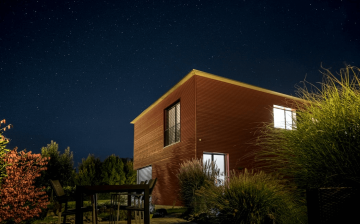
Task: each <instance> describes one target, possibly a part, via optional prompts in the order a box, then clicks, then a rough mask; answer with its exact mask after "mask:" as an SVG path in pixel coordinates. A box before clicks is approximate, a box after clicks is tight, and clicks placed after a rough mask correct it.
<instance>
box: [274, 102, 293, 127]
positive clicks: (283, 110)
mask: <svg viewBox="0 0 360 224" xmlns="http://www.w3.org/2000/svg"><path fill="white" fill-rule="evenodd" d="M295 120H296V112H295V110H294V109H291V108H287V107H282V106H278V105H274V127H275V128H282V129H288V130H292V129H295V128H296V127H295Z"/></svg>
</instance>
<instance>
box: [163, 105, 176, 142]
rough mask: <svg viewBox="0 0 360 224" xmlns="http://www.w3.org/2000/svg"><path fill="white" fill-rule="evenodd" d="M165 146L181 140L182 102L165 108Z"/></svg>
mask: <svg viewBox="0 0 360 224" xmlns="http://www.w3.org/2000/svg"><path fill="white" fill-rule="evenodd" d="M164 142H165V144H164V146H168V145H171V144H174V143H176V142H180V102H177V103H175V104H174V105H172V106H170V107H169V108H167V109H166V110H165V133H164Z"/></svg>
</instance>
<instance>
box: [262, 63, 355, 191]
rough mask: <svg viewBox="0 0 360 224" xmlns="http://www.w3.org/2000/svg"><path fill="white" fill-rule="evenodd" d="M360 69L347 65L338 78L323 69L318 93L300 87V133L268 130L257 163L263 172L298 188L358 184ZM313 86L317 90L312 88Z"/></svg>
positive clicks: (270, 127)
mask: <svg viewBox="0 0 360 224" xmlns="http://www.w3.org/2000/svg"><path fill="white" fill-rule="evenodd" d="M359 72H360V69H359V68H356V67H351V66H347V67H346V68H344V69H341V70H340V74H339V76H340V78H337V77H335V76H334V75H333V74H332V73H331V72H330V71H329V70H327V69H324V72H323V74H324V79H323V82H322V83H321V88H320V89H315V91H309V90H308V88H307V87H306V85H304V87H303V88H299V90H298V91H299V93H300V94H299V95H300V97H301V98H302V99H303V100H304V103H299V102H294V105H295V107H296V108H297V111H296V113H297V119H296V120H295V123H296V130H294V131H288V130H283V129H275V128H273V127H274V126H273V124H267V125H264V127H263V128H262V129H261V136H260V137H259V138H258V141H257V143H258V144H259V145H260V146H262V148H263V150H262V151H260V152H259V153H258V154H257V155H256V160H257V161H258V162H260V163H262V164H263V166H262V167H263V168H270V169H271V170H278V171H279V172H280V173H281V174H282V175H284V176H287V177H288V178H293V179H294V180H295V182H296V183H297V185H298V186H299V187H300V188H306V187H325V186H354V185H358V184H359V183H360V153H359V152H360V137H359V136H360V126H359V125H360V90H359V85H360V79H359V77H358V75H359ZM313 87H315V86H313Z"/></svg>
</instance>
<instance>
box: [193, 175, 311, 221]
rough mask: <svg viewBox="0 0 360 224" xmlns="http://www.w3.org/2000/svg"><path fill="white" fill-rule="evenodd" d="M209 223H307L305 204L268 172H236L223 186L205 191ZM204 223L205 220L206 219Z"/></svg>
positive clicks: (202, 189) (201, 191)
mask: <svg viewBox="0 0 360 224" xmlns="http://www.w3.org/2000/svg"><path fill="white" fill-rule="evenodd" d="M197 195H198V196H199V197H200V196H201V197H203V198H204V202H205V203H206V205H207V207H206V209H205V210H204V209H203V210H202V212H203V214H206V215H203V216H202V217H207V220H206V223H239V224H241V223H244V224H247V223H259V224H260V223H272V220H274V221H275V223H306V207H305V203H304V201H298V200H296V197H294V192H291V191H289V188H288V186H286V185H284V181H281V180H279V179H277V178H276V177H274V176H271V175H268V174H265V173H264V172H262V171H260V172H254V171H248V170H247V169H245V170H244V171H243V172H242V173H239V174H236V173H235V172H232V173H231V175H230V179H229V180H228V181H227V182H225V184H224V185H221V186H214V185H213V186H211V187H209V188H205V187H203V188H201V189H200V190H199V191H197ZM203 220H204V219H203Z"/></svg>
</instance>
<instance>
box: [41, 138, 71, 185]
mask: <svg viewBox="0 0 360 224" xmlns="http://www.w3.org/2000/svg"><path fill="white" fill-rule="evenodd" d="M41 155H42V157H50V160H49V163H48V165H47V170H44V171H42V173H41V177H40V178H38V179H37V181H36V182H37V186H50V179H52V180H59V181H60V183H61V185H62V186H74V176H75V170H74V160H73V152H71V151H70V147H67V148H66V149H65V151H64V153H63V154H60V152H59V145H58V144H57V143H56V142H54V141H51V143H50V144H48V145H47V146H46V147H42V148H41Z"/></svg>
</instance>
